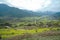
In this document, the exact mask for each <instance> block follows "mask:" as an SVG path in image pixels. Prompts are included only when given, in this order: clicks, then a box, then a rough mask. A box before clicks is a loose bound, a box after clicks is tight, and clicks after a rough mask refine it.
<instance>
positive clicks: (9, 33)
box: [0, 27, 60, 40]
mask: <svg viewBox="0 0 60 40" xmlns="http://www.w3.org/2000/svg"><path fill="white" fill-rule="evenodd" d="M49 31H53V32H55V33H56V35H53V36H51V35H52V34H51V35H50V34H48V33H46V34H48V36H45V37H44V35H46V34H44V33H45V32H49ZM57 32H58V33H59V32H60V28H59V27H57V28H36V29H31V30H26V29H0V35H1V37H2V39H4V40H5V39H6V40H7V39H9V38H11V37H12V38H13V37H16V36H18V37H19V35H20V36H23V37H24V36H28V37H27V38H25V37H24V40H33V39H34V40H44V39H46V40H55V39H54V38H56V40H59V39H60V38H59V37H60V35H59V34H58V33H57ZM51 33H52V32H51ZM55 33H54V34H55ZM38 34H41V35H40V36H39V35H38ZM35 35H36V36H37V38H36V39H35ZM30 36H32V38H30ZM52 37H53V39H51V38H52ZM16 38H17V37H16Z"/></svg>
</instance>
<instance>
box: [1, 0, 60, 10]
mask: <svg viewBox="0 0 60 40" xmlns="http://www.w3.org/2000/svg"><path fill="white" fill-rule="evenodd" d="M22 1H23V2H22ZM34 1H35V2H34ZM40 1H41V0H38V1H36V0H33V2H34V3H29V2H32V0H0V3H2V2H3V3H5V4H7V5H10V6H11V5H12V6H14V7H17V6H19V5H20V6H19V7H20V8H24V6H25V8H26V9H29V8H30V10H32V9H33V10H35V8H36V10H37V9H38V10H40V9H41V11H60V0H50V1H51V4H50V5H48V3H49V1H47V3H45V5H48V6H44V5H42V3H41V2H40ZM13 2H14V3H13ZM19 2H20V3H19ZM26 2H27V3H26ZM39 2H40V3H39ZM45 2H46V0H45ZM16 3H17V4H18V5H17V4H16ZM36 3H37V4H36ZM43 3H44V2H43ZM34 4H36V5H37V6H36V5H34ZM27 5H28V6H27ZM31 5H32V6H31ZM39 5H42V6H39ZM22 6H23V7H22ZM33 6H34V7H33ZM43 6H44V8H43ZM19 7H18V8H19ZM37 7H38V8H37ZM25 8H24V9H25ZM42 8H43V9H42Z"/></svg>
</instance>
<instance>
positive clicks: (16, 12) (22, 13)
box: [0, 4, 37, 18]
mask: <svg viewBox="0 0 60 40" xmlns="http://www.w3.org/2000/svg"><path fill="white" fill-rule="evenodd" d="M31 16H37V15H35V14H34V12H32V11H27V10H22V9H18V8H15V7H9V6H8V5H5V4H0V17H19V18H21V17H31Z"/></svg>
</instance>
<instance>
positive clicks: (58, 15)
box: [52, 12, 60, 20]
mask: <svg viewBox="0 0 60 40" xmlns="http://www.w3.org/2000/svg"><path fill="white" fill-rule="evenodd" d="M52 16H53V17H54V18H55V19H59V20H60V12H57V13H55V14H53V15H52Z"/></svg>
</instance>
